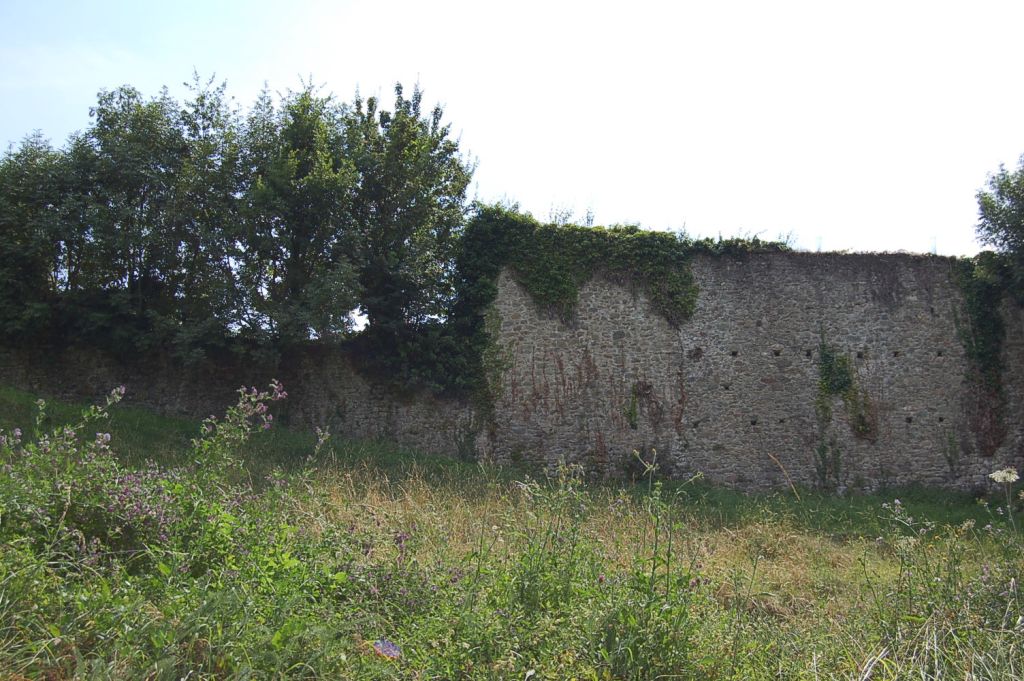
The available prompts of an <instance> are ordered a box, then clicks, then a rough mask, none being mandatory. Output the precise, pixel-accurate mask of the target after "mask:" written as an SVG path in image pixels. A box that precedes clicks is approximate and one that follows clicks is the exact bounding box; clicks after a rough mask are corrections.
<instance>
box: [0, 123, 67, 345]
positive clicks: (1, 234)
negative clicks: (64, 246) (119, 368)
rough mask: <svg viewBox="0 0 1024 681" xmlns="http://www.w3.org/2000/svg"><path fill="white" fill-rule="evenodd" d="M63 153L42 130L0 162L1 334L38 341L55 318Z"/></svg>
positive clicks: (9, 152) (25, 340) (27, 340)
mask: <svg viewBox="0 0 1024 681" xmlns="http://www.w3.org/2000/svg"><path fill="white" fill-rule="evenodd" d="M60 157H61V155H60V152H58V151H55V150H54V149H53V148H52V147H51V146H50V143H49V142H48V141H47V140H45V139H43V137H42V136H41V135H40V134H38V133H37V134H35V135H32V136H30V137H28V138H26V139H25V140H24V141H23V142H22V143H21V145H20V146H19V147H18V148H17V149H16V150H10V151H8V153H7V154H5V155H4V157H3V159H2V160H0V335H2V336H3V337H5V338H7V339H8V341H16V342H33V341H36V340H38V337H39V336H40V335H41V334H44V333H46V330H47V328H48V325H49V322H50V320H51V317H52V310H51V304H52V302H53V299H54V292H55V282H54V278H53V274H54V268H55V262H56V260H57V259H58V254H57V250H56V248H55V247H54V242H55V238H54V237H55V235H56V233H57V232H58V231H59V229H60V220H59V215H58V211H57V208H56V206H55V205H54V204H55V201H56V197H57V196H58V194H59V192H58V186H59V167H60Z"/></svg>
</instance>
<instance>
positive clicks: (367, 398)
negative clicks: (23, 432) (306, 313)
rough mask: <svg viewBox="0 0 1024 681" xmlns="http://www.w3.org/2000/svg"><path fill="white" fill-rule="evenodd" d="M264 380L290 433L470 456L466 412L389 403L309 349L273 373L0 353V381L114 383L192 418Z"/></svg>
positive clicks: (218, 411)
mask: <svg viewBox="0 0 1024 681" xmlns="http://www.w3.org/2000/svg"><path fill="white" fill-rule="evenodd" d="M273 378H276V379H278V380H280V381H281V382H282V383H283V384H284V387H285V390H286V391H287V392H288V399H287V400H285V401H284V402H282V403H280V404H279V405H276V406H275V412H277V413H279V414H280V415H281V416H282V417H283V420H284V421H285V422H287V423H290V424H292V425H295V426H298V427H310V428H312V427H314V426H320V427H323V426H327V427H330V429H331V432H332V433H334V434H337V435H342V436H345V437H349V438H355V439H366V440H388V441H391V442H395V443H397V444H400V445H402V446H405V447H409V448H410V449H415V450H417V451H421V452H426V453H434V454H454V455H459V454H462V455H464V456H470V455H471V454H472V451H473V443H472V438H471V436H470V435H469V434H470V433H471V428H470V422H471V419H472V416H473V414H472V410H471V408H470V407H469V406H468V405H467V404H464V403H462V402H455V401H445V400H438V399H435V398H432V397H429V396H420V397H417V398H415V399H399V398H397V397H395V396H394V395H392V394H391V393H390V392H389V391H388V390H386V389H385V388H383V387H381V386H379V385H374V384H372V383H371V382H369V381H367V380H366V379H365V378H364V377H363V376H361V375H360V374H359V373H358V372H357V371H355V369H354V368H353V367H352V365H351V363H350V361H349V359H348V358H346V357H345V356H343V355H340V354H339V353H336V352H331V351H328V350H324V349H317V348H313V349H310V350H308V351H305V352H303V353H302V354H301V355H300V356H297V357H293V358H290V359H287V360H283V361H281V362H280V363H278V364H276V365H273V366H259V365H251V364H243V363H239V362H238V361H237V360H234V359H232V358H230V357H229V358H223V359H221V360H220V361H215V362H214V361H211V362H207V363H204V364H202V365H200V366H195V367H192V368H186V369H182V368H181V367H179V366H175V365H173V364H171V363H167V362H161V361H159V360H153V359H149V360H147V361H144V362H137V361H131V360H129V359H128V358H116V357H110V356H107V355H104V354H102V353H99V352H96V351H95V350H89V349H82V348H70V349H68V350H66V351H64V352H62V353H57V354H53V353H46V354H43V353H38V352H37V353H28V352H24V351H21V352H15V351H10V350H7V351H0V383H5V384H9V385H14V386H17V387H19V388H22V389H25V390H30V391H33V392H35V393H38V394H41V395H48V396H53V397H60V398H64V399H80V400H92V401H98V400H100V399H102V398H103V396H104V395H106V394H107V393H109V392H110V390H111V389H112V388H113V387H115V386H118V385H124V386H125V387H126V388H127V394H126V397H125V403H126V404H134V405H141V406H146V407H150V408H153V409H156V410H157V411H160V412H162V413H166V414H173V415H183V416H191V417H194V418H203V417H205V416H209V415H222V414H223V413H224V411H225V409H226V408H227V407H228V406H229V405H231V404H234V403H235V402H236V401H237V399H238V396H237V390H238V388H239V387H241V386H243V385H244V386H261V387H264V388H265V387H266V386H267V385H269V383H270V380H271V379H273Z"/></svg>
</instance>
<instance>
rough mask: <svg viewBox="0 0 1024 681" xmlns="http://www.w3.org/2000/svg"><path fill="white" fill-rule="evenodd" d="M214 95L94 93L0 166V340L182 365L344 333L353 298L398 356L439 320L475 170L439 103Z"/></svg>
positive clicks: (198, 87) (378, 340)
mask: <svg viewBox="0 0 1024 681" xmlns="http://www.w3.org/2000/svg"><path fill="white" fill-rule="evenodd" d="M225 91H226V87H225V86H224V85H223V84H222V85H219V86H215V85H214V84H213V82H212V81H207V82H202V81H200V80H199V78H198V77H196V78H194V80H193V83H192V84H191V86H190V97H189V98H188V100H187V101H185V102H181V103H179V102H178V101H176V100H174V99H173V98H171V97H170V96H169V95H168V93H167V91H166V90H164V91H163V92H161V93H160V94H159V95H158V96H157V97H154V98H151V99H146V98H144V97H143V95H142V94H141V93H140V92H139V91H138V90H136V89H135V88H132V87H129V86H124V87H121V88H118V89H116V90H112V91H103V92H101V93H100V94H99V96H98V100H97V104H96V106H95V107H94V108H93V109H92V111H91V114H92V117H93V121H92V124H91V125H89V126H88V127H87V128H86V130H85V131H84V132H83V133H82V134H79V135H75V136H73V137H72V138H70V139H69V140H68V142H67V144H66V145H65V147H64V148H62V149H59V150H58V149H53V148H52V147H51V146H50V145H49V143H47V142H46V141H44V140H43V139H42V138H41V137H39V136H35V137H30V138H28V139H26V140H25V141H24V142H23V143H22V144H21V146H20V147H18V148H17V149H15V150H11V151H10V152H8V153H7V154H5V155H4V156H3V157H2V159H0V284H2V290H0V329H2V331H0V333H2V340H3V342H5V343H7V344H16V345H17V344H20V345H28V346H35V345H39V344H41V343H42V344H45V343H47V342H49V343H53V344H56V345H65V344H68V343H70V342H74V343H82V344H86V345H93V346H97V347H100V348H102V349H106V350H109V351H113V352H115V353H117V354H119V355H122V356H134V355H137V354H144V353H146V352H148V351H158V352H160V353H166V351H167V349H168V348H169V349H170V350H171V351H172V353H173V354H174V356H175V357H176V359H178V360H182V361H186V362H189V361H196V360H201V359H203V358H204V356H207V355H213V356H216V355H217V354H218V353H221V352H224V351H225V350H238V351H242V352H249V351H251V350H252V349H253V348H254V347H255V348H258V349H260V350H265V349H268V348H269V350H270V351H271V352H272V353H273V352H276V353H280V352H282V351H287V350H288V349H289V347H290V346H292V345H294V344H296V343H308V342H309V341H310V340H313V339H315V340H318V341H321V342H323V341H324V340H328V339H329V340H336V339H338V338H341V337H347V336H348V335H349V333H350V331H351V326H352V319H351V313H352V312H353V310H355V309H357V308H360V309H362V310H363V311H364V312H365V313H366V314H367V315H368V317H369V320H370V329H369V331H368V333H367V335H372V336H373V339H371V340H370V341H368V342H367V343H366V345H367V346H368V347H374V348H376V349H378V350H379V351H380V352H395V353H398V352H399V351H400V350H401V349H403V348H400V346H403V342H404V340H405V339H406V337H408V336H410V335H411V334H412V333H414V332H415V331H416V330H417V329H418V328H419V327H420V326H430V325H432V324H435V323H436V322H437V321H438V320H440V319H443V318H444V317H445V316H446V314H447V313H448V311H449V308H450V305H451V302H452V299H453V296H454V290H453V287H454V267H453V257H454V256H453V249H454V245H455V242H456V240H457V237H458V234H459V232H460V231H461V229H462V226H463V222H464V214H465V192H466V188H467V186H468V184H469V181H470V178H471V176H472V171H473V168H472V165H471V164H470V163H468V162H466V161H465V160H463V159H462V158H461V156H460V155H459V148H458V143H457V141H455V140H452V139H451V138H450V132H449V127H448V126H447V125H445V124H443V123H442V114H443V112H442V110H441V109H440V108H439V107H438V108H434V109H433V110H432V111H430V112H424V111H423V110H422V92H421V91H420V90H419V89H418V88H417V89H416V90H415V91H414V92H413V95H412V97H411V98H406V97H404V96H403V92H402V88H401V86H398V87H396V99H395V110H394V111H393V112H389V111H386V110H383V109H381V108H379V107H378V104H377V102H376V100H375V99H374V98H371V99H369V100H366V101H364V100H362V99H361V98H359V97H358V96H357V97H356V98H355V100H354V101H353V103H352V104H351V105H345V104H339V103H337V102H335V101H334V99H333V98H332V97H331V96H324V95H321V94H319V93H318V91H317V90H316V89H315V88H312V87H310V86H305V87H304V88H303V89H301V90H300V91H298V92H289V93H288V94H287V95H285V96H284V97H283V98H282V100H281V101H280V102H279V103H275V102H274V101H273V99H272V98H271V97H270V96H269V95H268V94H267V93H266V92H264V93H263V94H262V95H261V96H260V98H259V99H258V100H257V102H256V103H255V105H254V106H253V107H252V109H251V110H250V111H249V112H248V114H247V115H246V116H244V117H243V116H242V114H241V113H240V112H239V111H238V110H236V109H234V108H233V107H231V106H230V105H229V100H228V98H227V96H226V94H225Z"/></svg>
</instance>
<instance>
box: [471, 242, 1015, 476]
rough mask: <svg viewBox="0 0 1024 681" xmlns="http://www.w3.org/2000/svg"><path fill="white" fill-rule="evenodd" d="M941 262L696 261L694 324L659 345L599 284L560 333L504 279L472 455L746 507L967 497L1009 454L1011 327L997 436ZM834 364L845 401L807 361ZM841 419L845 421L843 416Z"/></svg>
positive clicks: (879, 258) (642, 318)
mask: <svg viewBox="0 0 1024 681" xmlns="http://www.w3.org/2000/svg"><path fill="white" fill-rule="evenodd" d="M951 265H952V261H950V260H949V259H946V258H938V257H928V256H910V255H836V254H806V253H770V254H759V255H750V256H747V257H743V258H733V257H712V256H702V257H698V258H696V260H695V261H694V263H693V272H694V276H695V279H696V281H697V283H698V285H699V287H700V293H699V296H698V301H697V309H696V312H695V314H694V315H693V317H692V318H691V319H690V320H688V321H687V322H685V323H683V324H682V325H681V327H680V328H678V329H674V328H672V327H670V326H669V325H668V323H666V322H665V321H664V320H663V319H662V318H660V317H659V316H658V315H656V314H655V313H653V312H652V311H651V309H650V306H649V304H648V303H647V301H646V300H645V299H644V297H643V295H642V294H641V293H638V292H636V291H631V290H629V289H628V288H627V287H624V286H622V285H619V284H616V283H611V282H609V281H607V280H605V279H602V278H600V277H598V278H595V279H594V280H592V281H591V282H590V283H588V284H587V285H586V286H585V287H584V289H583V291H582V293H581V296H580V301H579V305H578V308H577V311H576V314H575V316H574V317H573V318H572V319H571V320H569V321H568V322H564V321H562V320H560V319H558V318H556V317H554V316H552V315H550V314H545V313H544V312H543V311H540V310H538V309H537V308H536V306H535V305H534V304H533V302H532V301H531V299H530V297H529V296H528V295H527V294H526V292H525V291H524V290H523V289H522V288H521V287H520V286H519V285H518V284H517V283H516V282H515V281H514V278H513V277H512V276H510V275H509V274H508V273H505V274H503V275H502V278H501V281H500V287H499V290H500V294H499V297H498V300H497V301H496V303H495V307H496V311H497V313H498V316H499V318H500V320H501V321H500V324H501V325H500V329H501V331H500V334H499V336H498V343H499V345H500V347H501V349H502V353H503V354H504V357H505V360H506V366H507V367H508V368H507V371H506V372H505V374H504V376H503V379H502V389H501V391H500V395H501V397H500V398H499V400H498V403H497V409H496V417H495V424H494V427H493V435H492V437H491V438H490V439H489V440H488V441H487V442H486V443H485V444H486V446H487V447H488V449H487V450H486V451H487V453H488V454H489V455H490V456H492V457H493V458H494V459H496V460H497V461H517V460H523V461H527V462H533V463H539V464H550V463H552V462H555V461H557V460H560V459H564V460H567V461H577V462H579V463H581V464H583V465H584V466H585V467H586V468H588V469H589V470H591V471H593V472H595V473H598V474H616V473H618V472H620V471H622V470H623V469H624V468H627V469H628V467H629V466H631V465H634V466H638V465H639V464H638V463H637V462H636V461H635V460H634V459H633V457H632V452H634V451H639V452H642V453H645V454H646V455H647V456H648V457H649V456H650V451H651V450H652V449H653V450H656V451H657V458H658V462H659V465H660V466H661V468H662V470H666V471H668V472H670V473H671V474H672V475H675V476H677V477H681V476H689V475H692V474H696V473H701V474H703V475H704V476H705V477H706V478H707V479H709V480H712V481H715V482H719V483H724V484H727V485H730V486H736V487H740V488H744V489H761V488H771V487H780V486H784V485H787V484H788V480H787V477H788V479H790V480H792V481H793V482H794V483H797V484H806V485H815V484H820V485H825V486H827V487H833V488H837V489H840V490H842V489H846V488H862V489H872V488H876V487H878V486H881V485H902V484H908V483H921V484H925V485H929V486H951V487H960V488H971V487H975V486H983V485H984V484H985V483H986V478H985V476H986V475H987V474H988V473H989V472H991V471H992V470H993V469H994V468H996V467H999V466H1001V465H1004V464H1006V465H1016V466H1017V467H1020V466H1021V464H1022V462H1024V461H1022V453H1024V423H1022V420H1021V418H1020V415H1021V414H1022V413H1024V412H1022V410H1021V408H1022V406H1024V404H1022V401H1024V361H1022V360H1024V317H1022V313H1021V310H1020V308H1019V307H1017V306H1014V305H1007V306H1006V309H1005V310H1004V316H1005V318H1006V320H1007V336H1008V337H1007V342H1006V344H1005V364H1006V367H1007V368H1006V371H1005V372H1004V382H1005V387H1006V394H1007V399H1008V404H1007V408H1006V410H1005V416H1006V418H1005V425H1006V431H1007V432H1006V433H1005V437H1004V438H1003V441H1002V444H1001V446H999V447H998V449H996V450H995V451H994V452H990V451H985V447H984V446H983V442H982V440H983V439H984V438H983V436H984V433H979V432H977V431H978V422H979V420H981V421H983V420H984V419H979V418H978V416H977V412H978V410H979V409H980V410H982V411H984V410H985V409H986V408H988V407H990V406H991V405H986V404H984V400H985V399H986V397H985V395H984V394H979V391H978V389H977V387H976V383H975V382H972V381H971V380H970V376H971V367H970V364H969V361H968V358H967V356H966V353H965V350H964V346H963V344H962V343H961V341H960V336H959V335H958V325H960V326H961V327H962V326H963V325H964V324H968V323H969V322H968V321H967V316H966V312H965V310H964V308H963V299H962V296H961V294H960V292H959V290H958V288H957V287H956V285H955V284H954V283H953V282H952V280H951ZM823 343H825V344H826V345H828V346H831V347H832V348H834V349H835V350H836V351H838V352H839V353H840V354H841V355H845V356H846V357H848V358H849V362H850V364H851V366H852V369H853V373H854V375H855V383H856V390H855V393H856V396H857V398H856V399H855V400H850V399H847V400H845V401H844V399H843V398H842V397H841V396H839V395H822V393H821V390H820V388H819V383H820V380H819V379H820V375H821V374H820V366H821V361H822V357H821V348H822V344H823ZM851 402H853V404H850V403H851Z"/></svg>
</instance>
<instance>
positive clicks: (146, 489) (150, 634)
mask: <svg viewBox="0 0 1024 681" xmlns="http://www.w3.org/2000/svg"><path fill="white" fill-rule="evenodd" d="M281 398H283V395H282V394H281V391H280V390H278V389H276V388H271V389H268V390H267V391H265V392H256V393H247V394H246V395H244V396H241V398H240V401H239V403H238V404H237V405H235V407H233V408H232V409H230V410H229V411H228V413H227V415H226V416H225V417H224V418H222V419H219V420H217V421H216V422H213V421H207V422H204V423H198V422H192V421H188V420H182V419H168V418H163V417H159V416H156V415H154V414H151V413H149V412H147V411H145V410H142V409H137V408H131V407H126V406H123V405H120V404H116V403H113V402H116V396H115V399H114V400H112V404H111V405H110V406H109V409H108V408H103V409H98V410H96V409H94V410H92V411H89V410H88V405H67V404H48V405H46V407H45V414H46V416H45V417H44V418H42V419H37V413H38V407H37V405H36V404H35V396H33V395H28V394H26V393H23V392H20V391H16V390H13V389H8V388H3V389H0V429H2V435H0V436H2V437H3V440H0V465H2V466H3V474H2V475H0V678H13V679H22V678H24V679H37V678H44V679H45V678H49V679H64V678H99V679H103V678H154V679H180V678H193V679H195V678H279V677H296V678H303V677H305V678H330V679H349V678H351V679H378V678H382V679H387V678H395V679H406V678H418V679H458V678H507V679H526V678H532V679H542V678H548V679H569V678H578V679H619V678H627V679H654V678H663V679H669V678H673V679H769V678H771V679H779V678H781V679H789V678H794V679H830V678H850V679H904V678H906V679H946V678H950V679H1014V678H1022V677H1024V644H1022V642H1024V618H1022V616H1024V598H1022V595H1021V592H1020V586H1019V585H1020V581H1021V576H1022V574H1021V573H1022V568H1024V538H1022V535H1021V533H1020V532H1019V531H1018V529H1017V525H1018V524H1019V520H1020V518H1019V517H1018V515H1017V514H1018V513H1019V511H1020V503H1021V500H1020V499H1019V498H1018V497H1016V496H1014V495H1017V494H1019V493H1020V490H1019V483H1015V484H1014V483H1007V484H1006V485H1002V486H997V487H995V488H994V489H993V493H992V495H991V497H990V498H989V499H987V500H985V499H983V500H976V499H973V498H970V497H967V496H963V495H956V494H950V493H947V492H929V491H927V490H890V491H888V492H886V493H884V494H879V495H873V496H858V497H850V498H835V497H829V496H825V495H822V494H818V493H816V492H814V491H812V490H797V491H796V492H795V493H794V492H792V491H790V492H787V493H784V494H783V493H779V494H770V495H743V494H739V493H736V492H731V491H727V490H722V489H718V488H715V487H712V486H710V485H707V484H705V483H703V482H702V481H701V480H699V479H698V480H692V481H689V482H672V483H669V482H664V483H663V482H661V481H660V480H659V479H658V476H657V471H656V470H652V471H650V472H649V475H647V476H645V478H644V479H642V480H640V481H638V482H636V483H634V484H624V483H610V482H593V481H583V480H581V479H580V477H579V476H578V475H577V474H576V472H575V471H574V470H573V469H571V468H566V467H563V468H561V469H559V470H557V471H551V472H550V473H549V474H547V475H545V474H541V473H539V472H533V473H527V472H524V471H517V470H498V469H494V468H492V467H487V466H478V465H472V464H467V463H464V462H458V461H455V460H446V459H439V458H436V457H422V456H417V455H415V454H413V453H409V452H403V451H400V450H397V449H395V448H393V447H389V446H387V445H383V444H378V443H357V442H343V441H336V440H332V439H330V438H329V437H327V436H326V435H324V434H321V435H320V436H319V437H318V435H317V434H309V433H299V432H291V431H288V430H287V429H282V428H278V427H277V426H276V425H274V427H271V428H269V429H265V426H269V425H271V421H270V420H269V419H268V417H269V415H270V414H272V412H273V403H274V402H275V401H276V400H277V399H281ZM83 411H84V412H85V416H84V420H83ZM107 411H109V418H108V417H107V415H106V414H105V412H107ZM15 428H20V429H21V435H20V436H18V437H16V436H15ZM107 435H109V438H108V437H107Z"/></svg>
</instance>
